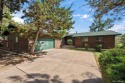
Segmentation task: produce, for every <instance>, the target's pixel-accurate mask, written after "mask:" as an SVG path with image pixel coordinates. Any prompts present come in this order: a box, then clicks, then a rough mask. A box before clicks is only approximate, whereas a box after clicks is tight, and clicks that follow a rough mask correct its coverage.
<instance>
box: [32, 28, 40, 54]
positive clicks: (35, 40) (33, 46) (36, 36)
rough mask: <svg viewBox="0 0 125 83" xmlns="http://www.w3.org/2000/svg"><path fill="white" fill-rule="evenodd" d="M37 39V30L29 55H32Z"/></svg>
mask: <svg viewBox="0 0 125 83" xmlns="http://www.w3.org/2000/svg"><path fill="white" fill-rule="evenodd" d="M38 37H39V30H38V31H37V33H36V38H35V40H34V42H33V45H32V48H31V51H30V53H31V54H34V51H35V47H36V43H37V40H38Z"/></svg>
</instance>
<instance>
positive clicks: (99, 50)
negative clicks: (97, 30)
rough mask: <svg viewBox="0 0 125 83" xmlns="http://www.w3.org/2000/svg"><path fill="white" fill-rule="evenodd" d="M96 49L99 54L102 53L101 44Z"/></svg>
mask: <svg viewBox="0 0 125 83" xmlns="http://www.w3.org/2000/svg"><path fill="white" fill-rule="evenodd" d="M94 49H95V51H97V52H101V51H102V45H101V44H97V45H95V46H94Z"/></svg>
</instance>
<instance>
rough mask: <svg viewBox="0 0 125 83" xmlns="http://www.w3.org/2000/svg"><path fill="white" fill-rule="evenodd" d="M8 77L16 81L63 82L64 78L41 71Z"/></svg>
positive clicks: (31, 82) (34, 82) (19, 82)
mask: <svg viewBox="0 0 125 83" xmlns="http://www.w3.org/2000/svg"><path fill="white" fill-rule="evenodd" d="M24 78H25V79H27V80H25V79H24ZM8 79H9V80H11V81H12V82H16V83H63V82H62V79H61V78H60V77H59V76H58V75H55V76H53V77H51V76H50V75H48V74H39V73H31V74H28V75H25V76H24V77H23V78H22V77H20V76H11V77H8Z"/></svg>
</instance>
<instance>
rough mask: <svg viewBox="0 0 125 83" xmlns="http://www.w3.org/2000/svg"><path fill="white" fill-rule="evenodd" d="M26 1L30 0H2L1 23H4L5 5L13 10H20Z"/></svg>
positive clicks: (0, 5) (0, 2)
mask: <svg viewBox="0 0 125 83" xmlns="http://www.w3.org/2000/svg"><path fill="white" fill-rule="evenodd" d="M25 2H27V3H28V2H30V0H29V1H28V0H0V24H1V23H2V18H3V6H6V7H8V8H9V9H10V11H11V12H14V11H15V10H17V11H19V10H20V9H21V8H22V6H23V5H22V4H24V3H25Z"/></svg>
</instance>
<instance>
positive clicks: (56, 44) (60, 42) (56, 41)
mask: <svg viewBox="0 0 125 83" xmlns="http://www.w3.org/2000/svg"><path fill="white" fill-rule="evenodd" d="M62 43H63V42H62V40H58V39H55V48H57V49H58V48H60V47H61V46H62Z"/></svg>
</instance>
